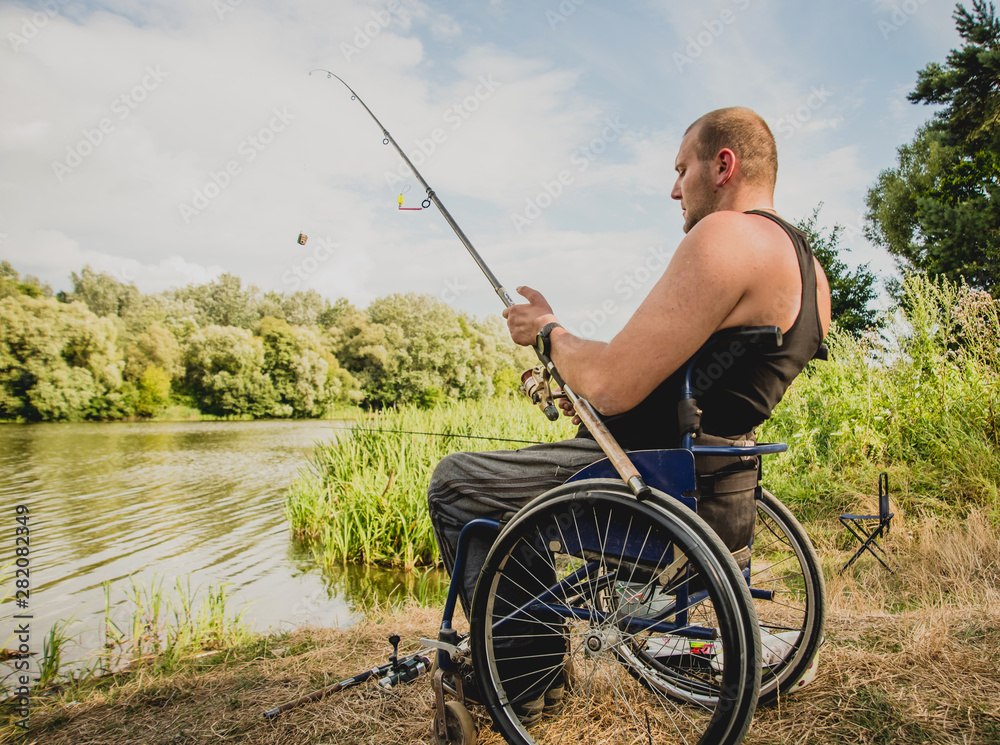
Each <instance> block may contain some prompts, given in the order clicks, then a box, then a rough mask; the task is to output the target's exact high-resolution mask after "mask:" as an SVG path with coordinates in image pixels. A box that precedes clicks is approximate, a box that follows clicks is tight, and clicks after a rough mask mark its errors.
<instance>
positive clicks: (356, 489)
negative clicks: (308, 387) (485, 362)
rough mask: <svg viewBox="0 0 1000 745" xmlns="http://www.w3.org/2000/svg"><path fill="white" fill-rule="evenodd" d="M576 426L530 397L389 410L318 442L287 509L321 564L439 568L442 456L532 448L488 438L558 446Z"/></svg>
mask: <svg viewBox="0 0 1000 745" xmlns="http://www.w3.org/2000/svg"><path fill="white" fill-rule="evenodd" d="M573 432H574V428H573V427H572V426H571V425H570V424H569V422H568V420H565V419H563V420H562V421H560V422H559V423H556V424H553V423H550V422H549V421H548V420H547V419H545V417H543V416H541V413H540V412H539V411H538V410H537V409H536V408H534V407H532V406H531V405H530V404H529V403H528V401H527V399H525V398H523V397H519V398H515V397H513V396H498V397H495V398H492V399H488V400H486V401H456V402H452V403H449V404H447V405H443V406H439V407H436V408H434V409H429V410H428V409H418V408H414V407H400V408H397V409H389V410H386V411H384V412H381V413H379V414H378V415H377V416H375V417H373V418H371V419H368V420H359V422H358V424H357V426H356V427H355V428H354V429H353V430H352V431H351V432H350V433H349V434H345V436H343V437H341V438H339V439H338V440H337V441H335V442H331V443H328V444H324V445H319V446H318V447H317V448H316V450H315V452H314V454H313V459H312V462H311V468H310V470H309V473H308V474H307V475H305V476H304V477H303V478H301V479H300V480H299V481H298V482H296V483H295V484H294V485H293V487H292V489H291V490H290V492H289V494H288V497H287V499H286V514H287V516H288V519H289V521H290V523H291V525H292V529H293V531H294V533H295V535H296V536H297V537H299V538H302V539H304V540H306V541H308V542H310V543H311V544H312V545H313V546H314V550H315V553H316V557H317V560H319V561H320V563H321V564H324V565H327V566H330V565H333V564H337V563H343V562H348V561H358V562H362V563H368V564H383V565H393V566H403V567H415V566H421V565H427V564H432V563H435V562H436V561H437V558H438V555H437V545H436V543H435V540H434V533H433V531H432V529H431V522H430V518H429V516H428V514H427V483H428V481H429V480H430V476H431V472H432V471H433V470H434V466H436V465H437V463H438V461H440V460H441V459H442V458H443V457H444V456H446V455H448V454H449V453H453V452H456V451H459V450H473V451H479V450H495V449H505V448H507V449H516V448H519V447H524V446H525V444H526V443H516V442H504V441H494V440H489V439H474V438H478V437H486V438H490V437H496V438H504V439H508V440H509V439H513V440H526V441H529V442H543V441H544V442H552V441H555V440H559V439H564V438H566V437H570V436H572V434H573Z"/></svg>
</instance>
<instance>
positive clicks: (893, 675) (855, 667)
mask: <svg viewBox="0 0 1000 745" xmlns="http://www.w3.org/2000/svg"><path fill="white" fill-rule="evenodd" d="M890 538H891V540H890V541H889V547H890V552H891V553H892V555H893V559H894V561H895V564H896V566H897V572H896V574H892V575H891V574H889V573H888V572H885V571H884V570H883V569H882V568H881V567H880V566H879V565H878V564H876V563H875V561H874V560H873V559H871V558H863V559H860V560H859V561H858V563H857V564H856V565H855V567H856V569H854V568H852V572H851V573H848V574H847V575H845V576H844V577H839V576H838V575H837V570H838V569H839V567H840V566H841V565H842V564H843V563H844V561H846V558H847V556H848V555H849V554H847V553H846V552H844V551H836V550H832V549H828V550H825V551H822V552H821V553H822V554H823V562H824V565H825V569H826V576H827V582H828V587H827V590H828V600H829V609H830V616H829V621H828V628H827V643H826V645H825V646H824V648H823V651H822V652H821V656H820V673H819V676H818V677H817V679H816V680H815V681H814V682H813V683H812V684H811V685H810V686H809V687H807V688H805V689H803V690H801V691H799V692H797V693H796V694H795V695H794V696H791V697H789V698H787V699H785V700H783V701H781V702H779V704H778V705H776V706H774V707H770V708H768V709H766V710H759V711H758V713H757V716H756V718H755V720H754V723H753V726H752V727H751V730H750V734H749V736H748V738H747V743H750V744H751V745H765V744H767V745H770V744H771V743H810V745H815V744H819V745H823V744H825V743H831V744H832V743H838V744H839V743H872V744H873V745H874V744H879V743H885V744H889V743H922V742H927V743H955V745H959V744H961V745H971V744H978V745H986V744H987V743H1000V535H998V533H997V531H996V529H995V528H993V527H991V525H990V523H989V521H988V520H987V519H986V518H985V517H984V516H979V515H971V516H970V517H969V518H967V519H966V520H965V521H964V522H962V523H961V524H956V525H952V526H946V525H942V524H940V523H936V522H927V523H922V524H920V525H907V524H906V522H905V521H900V522H898V523H894V525H893V533H892V534H891V536H890ZM439 620H440V611H439V610H438V609H427V608H419V607H416V606H413V607H408V608H406V609H404V610H403V611H394V612H388V611H382V612H376V613H373V614H372V615H371V616H370V618H369V621H368V622H367V623H364V624H361V625H359V626H356V627H354V628H352V629H348V630H344V631H331V630H325V629H304V630H300V631H297V632H294V633H292V634H289V635H285V636H283V637H271V638H261V639H257V640H255V642H254V643H253V644H250V645H244V646H243V647H238V648H236V649H233V650H231V651H227V652H224V653H220V654H219V655H216V656H215V657H203V658H200V659H196V660H192V661H191V662H190V663H189V664H187V665H185V666H183V668H182V669H181V670H180V671H179V672H176V673H174V674H172V675H170V676H166V677H164V676H154V675H153V674H151V673H149V672H148V671H143V670H140V671H138V672H135V673H133V674H131V675H127V676H118V677H115V678H107V679H104V680H102V681H98V682H97V683H91V684H88V685H86V686H84V687H81V688H80V689H77V690H66V691H63V692H62V693H61V694H56V695H53V696H52V697H51V698H49V699H46V700H41V699H40V698H36V700H35V701H34V708H33V709H32V713H31V717H30V723H31V729H30V732H29V733H28V736H27V737H22V738H18V739H19V740H20V741H21V742H23V743H26V744H29V743H30V744H31V745H42V744H43V743H44V744H45V745H70V744H71V743H72V744H73V745H77V744H79V743H87V744H88V745H90V744H92V745H122V744H125V743H141V744H142V745H161V744H162V745H195V744H201V743H204V744H206V745H207V744H208V743H226V742H232V743H237V742H238V743H248V744H249V745H258V744H260V745H263V744H264V743H268V744H274V745H284V744H286V743H287V744H289V745H290V744H291V743H295V744H296V745H303V744H306V743H308V744H310V745H320V744H326V743H330V744H332V743H338V745H339V744H344V745H349V744H358V745H361V744H362V743H364V744H368V743H371V744H374V743H379V744H380V745H386V744H390V745H392V744H396V743H398V744H400V745H403V744H406V743H429V742H430V741H431V738H430V729H429V726H430V717H431V711H432V705H433V697H432V694H431V690H430V685H429V679H428V678H427V677H424V678H421V679H420V680H418V681H417V682H416V683H414V684H412V685H411V686H406V687H403V688H401V689H397V690H395V691H390V692H383V691H381V690H380V689H378V688H377V687H376V686H374V685H373V684H370V683H369V684H367V685H363V686H360V687H357V688H354V689H350V690H348V691H344V692H341V693H337V694H333V695H331V696H329V697H327V698H326V699H323V700H322V701H319V702H314V703H310V704H306V705H304V706H301V707H299V708H297V709H293V710H291V711H289V712H285V713H284V714H282V715H281V716H280V717H278V718H277V719H276V720H275V721H266V720H264V719H263V718H262V717H261V713H262V712H263V711H265V710H266V709H268V708H271V707H273V706H276V705H278V704H280V703H283V702H285V701H287V700H291V699H294V698H296V697H298V696H300V695H302V694H304V693H307V692H309V691H312V690H315V689H317V688H320V687H322V686H324V685H328V684H330V683H332V682H335V681H336V680H339V679H341V678H344V677H347V676H349V675H352V674H354V673H356V672H358V671H360V670H363V669H366V668H368V667H371V666H374V665H376V664H381V663H382V662H384V661H385V659H386V657H387V655H388V651H389V645H388V644H387V642H386V638H387V637H388V636H389V634H391V633H398V634H400V636H401V637H402V638H403V640H404V643H403V646H404V648H405V649H404V650H401V651H412V650H415V649H416V648H417V639H419V638H420V637H421V636H433V635H435V634H436V630H437V626H438V624H439ZM474 708H475V707H474ZM474 714H475V715H476V717H477V719H478V723H479V726H480V741H481V742H484V743H499V742H500V738H499V737H497V736H496V735H495V734H494V733H492V732H491V731H490V727H489V722H488V719H487V717H486V715H485V712H483V711H482V710H476V711H474ZM12 738H13V734H12V730H11V729H10V728H9V727H7V728H6V729H2V730H0V740H3V741H7V740H11V739H12Z"/></svg>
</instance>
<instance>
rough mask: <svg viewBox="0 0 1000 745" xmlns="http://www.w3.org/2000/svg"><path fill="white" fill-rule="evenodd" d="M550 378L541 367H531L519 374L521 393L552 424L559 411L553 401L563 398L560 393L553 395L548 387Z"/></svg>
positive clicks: (546, 371)
mask: <svg viewBox="0 0 1000 745" xmlns="http://www.w3.org/2000/svg"><path fill="white" fill-rule="evenodd" d="M551 380H552V376H551V375H550V374H549V371H548V370H546V369H545V368H544V367H542V366H541V365H538V366H537V367H532V368H531V369H530V370H525V371H524V372H523V373H521V392H522V393H523V394H524V395H525V396H527V397H528V398H530V399H531V403H533V404H535V406H537V407H538V408H539V409H541V410H542V411H543V412H544V414H545V416H547V417H548V418H549V421H551V422H554V421H556V420H557V419H558V418H559V409H557V408H556V405H555V403H553V401H554V400H555V399H557V398H565V394H563V393H562V392H558V393H553V392H552V388H551V386H550V382H551Z"/></svg>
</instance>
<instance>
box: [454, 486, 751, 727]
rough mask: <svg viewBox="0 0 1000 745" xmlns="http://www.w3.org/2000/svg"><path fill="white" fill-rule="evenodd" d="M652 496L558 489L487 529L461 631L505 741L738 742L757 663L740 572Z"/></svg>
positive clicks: (700, 525) (703, 533)
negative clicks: (497, 528) (489, 538)
mask: <svg viewBox="0 0 1000 745" xmlns="http://www.w3.org/2000/svg"><path fill="white" fill-rule="evenodd" d="M656 496H657V499H655V503H654V501H653V500H650V501H646V502H638V501H636V500H635V498H634V497H633V496H632V494H631V492H629V490H628V488H627V487H626V486H625V485H624V484H623V483H621V482H620V481H611V480H591V481H579V482H573V483H570V484H564V485H562V486H560V487H557V488H555V489H553V490H551V491H549V492H547V493H546V494H543V495H542V496H540V497H538V498H537V499H535V500H534V501H532V502H531V503H530V504H529V505H528V506H526V507H525V508H524V509H523V510H521V511H520V512H519V513H518V514H517V515H516V516H515V518H514V519H513V520H512V521H511V523H510V524H508V525H507V527H506V528H505V529H504V530H503V531H502V533H501V534H500V536H499V537H498V539H497V541H496V543H495V544H494V546H493V548H492V549H491V551H490V554H489V556H488V558H487V560H486V563H485V566H484V567H483V571H482V574H481V575H480V578H479V582H478V584H477V587H476V592H475V595H474V598H473V603H472V614H471V615H472V619H471V642H472V655H473V663H474V667H475V669H476V675H477V677H478V681H479V685H480V690H481V692H482V695H483V697H484V699H485V703H486V705H487V707H488V708H489V710H490V714H491V716H492V717H493V721H494V723H495V725H496V727H497V728H498V729H499V730H500V732H501V733H502V734H503V735H504V737H505V738H506V739H507V741H508V742H510V743H538V744H539V745H548V744H549V743H604V742H640V743H646V742H665V741H670V742H674V741H680V742H686V743H703V745H708V743H713V744H715V743H729V744H731V745H735V744H736V743H739V742H741V741H742V740H743V737H744V736H745V734H746V731H747V729H748V728H749V726H750V720H751V719H752V717H753V712H754V709H755V707H756V703H757V697H758V693H759V686H760V671H761V662H760V646H759V630H758V626H757V619H756V616H755V615H754V610H753V602H752V601H751V599H750V596H749V592H748V589H747V586H746V581H745V579H744V578H743V577H742V576H740V573H739V570H738V569H737V568H736V565H735V563H734V562H733V560H732V556H731V555H730V553H729V551H728V550H726V548H725V547H724V546H723V545H722V543H721V542H720V541H719V540H718V538H717V536H716V535H715V533H714V532H713V531H712V530H711V529H710V528H709V527H708V526H707V525H706V524H705V523H704V521H703V520H701V519H700V518H698V517H697V516H696V515H695V514H694V513H693V512H691V511H690V510H688V509H687V508H686V507H684V506H682V505H680V504H679V503H677V502H675V501H674V500H672V499H670V498H669V497H667V496H666V495H662V494H659V493H657V494H656ZM647 645H652V647H651V648H647ZM634 650H641V651H642V654H640V655H636V654H634V653H633V652H634Z"/></svg>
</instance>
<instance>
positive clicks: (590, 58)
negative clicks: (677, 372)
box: [0, 0, 960, 339]
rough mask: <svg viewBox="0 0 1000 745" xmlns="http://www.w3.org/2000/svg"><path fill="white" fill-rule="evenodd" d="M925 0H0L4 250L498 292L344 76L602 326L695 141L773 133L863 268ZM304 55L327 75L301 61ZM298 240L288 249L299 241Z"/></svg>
mask: <svg viewBox="0 0 1000 745" xmlns="http://www.w3.org/2000/svg"><path fill="white" fill-rule="evenodd" d="M954 8H955V5H954V3H951V2H946V1H944V0H899V1H898V2H896V1H889V0H840V1H839V2H808V3H807V2H792V1H791V0H710V1H703V2H697V3H694V2H681V1H680V0H625V1H623V2H615V3H611V2H599V1H598V0H541V1H538V0H535V1H534V2H529V1H528V0H520V1H519V0H482V1H481V2H469V3H455V2H452V3H445V2H439V1H435V0H426V1H424V0H372V1H371V2H366V1H363V0H335V1H333V2H320V1H319V0H288V1H286V2H278V1H277V0H273V1H269V0H173V1H171V2H165V1H159V2H153V1H147V2H143V1H140V0H103V1H96V0H95V1H89V0H88V1H84V0H0V37H2V38H0V258H3V259H6V260H8V261H10V262H11V263H12V264H13V265H14V267H15V269H17V270H18V271H19V272H20V273H21V274H22V275H24V274H32V275H35V276H38V277H39V278H41V279H42V280H43V281H45V282H48V283H50V284H51V285H52V287H53V288H54V289H56V290H60V289H65V290H68V289H70V288H71V282H70V279H69V277H70V273H71V272H79V271H80V270H81V269H82V268H83V267H84V266H86V265H89V266H91V267H92V268H94V269H95V270H99V271H105V272H108V273H110V274H112V275H114V276H115V277H117V278H119V279H120V280H122V281H126V282H134V283H135V284H136V285H137V286H138V287H139V289H140V290H142V291H143V292H147V293H148V292H159V291H162V290H166V289H168V288H170V287H178V286H184V285H186V284H189V283H192V282H196V283H202V282H207V281H210V280H211V279H213V278H214V277H217V276H218V275H220V274H222V273H224V272H228V273H231V274H235V275H237V276H239V277H240V278H241V279H242V280H243V281H244V282H245V283H247V284H255V285H257V286H258V287H260V288H261V289H263V290H277V291H284V292H290V291H296V290H307V289H315V290H317V291H318V292H319V293H321V294H322V295H324V296H326V297H328V298H330V299H331V300H332V299H336V298H338V297H346V298H347V299H348V300H350V301H351V302H352V303H354V304H355V305H358V306H359V307H364V306H366V305H367V304H368V303H370V302H371V301H372V300H374V299H375V298H377V297H381V296H384V295H388V294H391V293H396V292H417V293H429V294H433V295H435V296H436V297H438V298H440V299H441V300H443V301H444V302H447V303H448V304H449V305H451V306H453V307H454V308H455V309H456V310H459V311H464V312H468V313H472V314H474V315H476V316H479V317H484V316H486V315H487V314H497V313H499V311H500V310H502V307H503V306H502V304H501V302H500V300H499V299H498V298H497V297H496V295H495V294H494V293H493V290H492V288H491V286H490V284H489V283H488V281H487V280H486V278H485V277H484V276H483V274H482V273H481V272H480V270H479V269H478V267H477V266H476V264H475V263H474V262H473V260H472V258H471V257H470V256H469V254H468V253H467V252H466V250H465V248H464V247H463V246H462V244H461V243H460V242H459V240H458V239H457V238H456V236H455V234H454V233H453V231H452V230H451V228H450V227H449V226H448V224H447V223H446V222H445V220H444V218H443V217H442V215H441V214H440V213H439V212H438V211H437V209H436V208H434V207H431V208H430V209H427V210H419V209H416V210H412V209H411V210H399V209H398V198H399V196H400V194H401V193H402V194H403V197H404V204H403V206H404V207H419V206H420V204H421V199H422V198H423V196H424V195H423V189H422V187H421V185H420V183H419V182H418V181H417V179H416V178H415V177H414V176H413V175H412V174H410V173H409V172H408V171H407V170H406V167H405V166H404V165H402V161H401V159H400V158H399V156H398V155H397V153H396V152H395V151H394V150H393V148H392V147H391V146H386V145H384V144H383V142H382V139H383V137H382V132H381V129H380V128H379V127H378V125H376V123H375V122H374V121H373V120H372V119H371V117H370V116H369V115H368V114H367V113H366V112H365V110H364V108H363V107H362V106H361V105H359V103H358V102H357V101H352V100H351V95H350V92H349V91H348V90H347V89H346V88H345V87H344V85H343V84H342V83H340V82H339V81H338V80H337V79H335V78H331V77H328V76H327V74H326V73H325V72H322V71H323V70H326V71H331V72H333V73H336V74H337V75H339V76H340V77H342V78H343V79H344V80H345V81H346V82H347V83H348V84H349V85H350V86H351V88H353V90H354V91H356V92H357V94H358V95H359V96H360V97H361V98H362V99H363V100H364V102H365V103H366V104H367V105H368V107H369V108H370V109H371V110H372V112H373V113H374V115H375V116H376V117H378V119H379V120H380V121H381V123H382V124H383V125H384V127H385V128H386V129H387V130H388V131H389V132H390V133H391V135H392V136H393V137H394V139H395V140H396V141H397V142H398V143H399V145H400V147H402V148H403V150H404V151H405V152H407V154H408V155H410V158H411V160H413V162H414V164H415V165H416V166H417V168H418V169H419V170H420V172H421V174H422V175H423V177H424V179H425V180H426V181H427V182H428V183H429V184H430V186H431V187H432V188H433V189H434V191H435V193H436V194H437V195H438V197H439V198H440V199H441V200H442V202H443V203H444V205H445V206H446V207H447V208H448V210H449V211H450V212H451V214H452V216H453V217H454V218H455V220H456V221H457V223H458V225H459V226H460V227H461V229H462V230H463V231H464V232H465V234H466V235H467V236H468V237H469V239H470V240H471V241H472V243H473V244H474V245H475V247H476V249H477V250H478V252H479V253H480V255H481V256H482V258H483V260H484V262H485V263H486V264H487V266H489V268H490V269H491V270H492V271H493V273H494V274H495V275H496V276H497V278H498V279H499V281H500V282H501V283H502V284H503V285H505V286H506V287H507V288H508V289H509V290H510V291H511V292H512V293H513V288H515V287H517V286H519V285H530V286H532V287H534V288H536V289H538V290H541V291H542V292H543V293H544V294H545V296H546V297H547V298H548V299H549V301H550V302H551V304H552V306H553V308H554V310H555V312H556V314H557V316H558V317H559V318H560V320H561V321H562V322H563V323H564V325H566V326H567V327H568V328H570V329H571V330H572V331H574V332H576V333H580V334H582V335H584V336H587V337H590V338H597V339H609V338H610V337H611V336H613V335H614V333H616V332H617V330H619V329H620V328H621V327H622V326H623V325H624V323H625V322H626V321H627V320H628V317H629V316H630V315H631V313H632V311H634V309H635V308H636V307H637V306H638V304H639V302H640V301H641V300H642V298H643V297H644V296H645V294H646V293H648V291H649V290H650V289H651V287H652V285H653V284H654V282H655V281H656V278H657V277H658V276H659V275H660V274H661V273H662V271H663V268H664V267H665V266H666V263H667V261H669V258H670V256H671V255H672V253H673V251H674V249H675V247H676V245H677V244H678V242H679V241H680V240H681V238H682V237H683V232H682V230H681V226H682V224H683V221H682V218H681V214H680V206H679V203H677V202H675V201H674V200H672V199H671V198H670V190H671V187H672V184H673V181H674V177H675V173H674V157H675V155H676V152H677V147H678V145H679V144H680V139H681V137H682V135H683V132H684V130H685V128H686V127H687V126H688V125H689V124H690V123H691V122H692V121H694V120H695V119H697V118H698V117H699V116H701V115H702V114H704V113H706V112H707V111H710V110H712V109H716V108H720V107H723V106H733V105H740V106H749V107H751V108H753V109H754V110H756V111H757V112H758V113H759V114H761V116H763V117H764V119H765V120H766V121H767V122H768V123H769V124H770V126H771V129H772V130H773V132H774V134H775V137H776V140H777V144H778V155H779V173H778V187H777V190H776V193H775V206H776V208H777V209H778V212H779V213H780V214H781V215H783V216H784V217H786V218H787V219H789V220H791V221H793V222H795V221H798V220H800V219H803V218H806V217H809V216H810V215H811V214H812V213H813V211H814V210H815V209H816V208H818V207H819V206H820V205H822V208H821V210H820V213H819V224H820V226H823V227H825V228H830V227H832V226H833V225H834V224H841V225H843V226H844V229H845V233H844V238H843V240H842V245H843V246H844V247H846V248H849V249H850V252H849V253H844V254H843V255H842V257H841V258H842V260H844V261H845V262H846V263H847V264H848V265H849V266H852V267H853V266H857V265H861V264H867V265H868V266H869V269H870V270H871V271H873V272H875V273H876V274H877V275H878V276H879V277H880V278H881V279H883V280H884V279H887V278H889V277H891V276H893V275H894V274H895V271H896V270H895V264H894V262H893V260H892V258H891V257H890V256H889V255H888V254H887V253H886V252H884V251H883V250H881V249H879V248H878V247H875V246H873V245H871V244H869V243H868V242H866V241H865V239H864V237H863V235H862V232H861V229H862V227H863V224H864V221H863V215H864V210H865V194H866V192H867V190H868V188H869V187H870V186H871V185H872V184H873V183H874V182H875V180H876V178H877V176H878V174H879V172H880V171H881V170H883V169H885V168H888V167H891V166H893V165H894V163H895V157H896V148H897V147H899V146H900V145H901V144H903V143H906V142H908V141H910V140H911V139H912V137H913V134H914V131H915V130H916V128H917V127H918V126H919V125H920V124H922V123H923V122H924V121H926V120H927V119H928V118H930V117H931V115H932V114H933V110H932V109H929V108H927V107H925V106H922V105H914V104H911V103H909V102H908V101H907V100H906V94H907V93H908V92H909V91H911V90H912V89H913V87H914V84H915V82H916V75H917V71H918V70H920V69H922V68H923V67H924V66H925V65H927V64H928V63H929V62H932V61H938V62H943V61H944V60H945V58H946V56H947V54H948V52H949V50H950V49H952V48H955V47H958V46H959V45H960V38H959V37H958V34H957V32H956V31H955V24H954V21H953V19H952V17H951V15H952V12H953V11H954ZM314 70H318V71H317V72H311V71H314ZM300 233H301V234H305V235H307V236H308V240H307V241H306V242H305V244H304V245H302V244H300V242H299V235H300Z"/></svg>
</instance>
